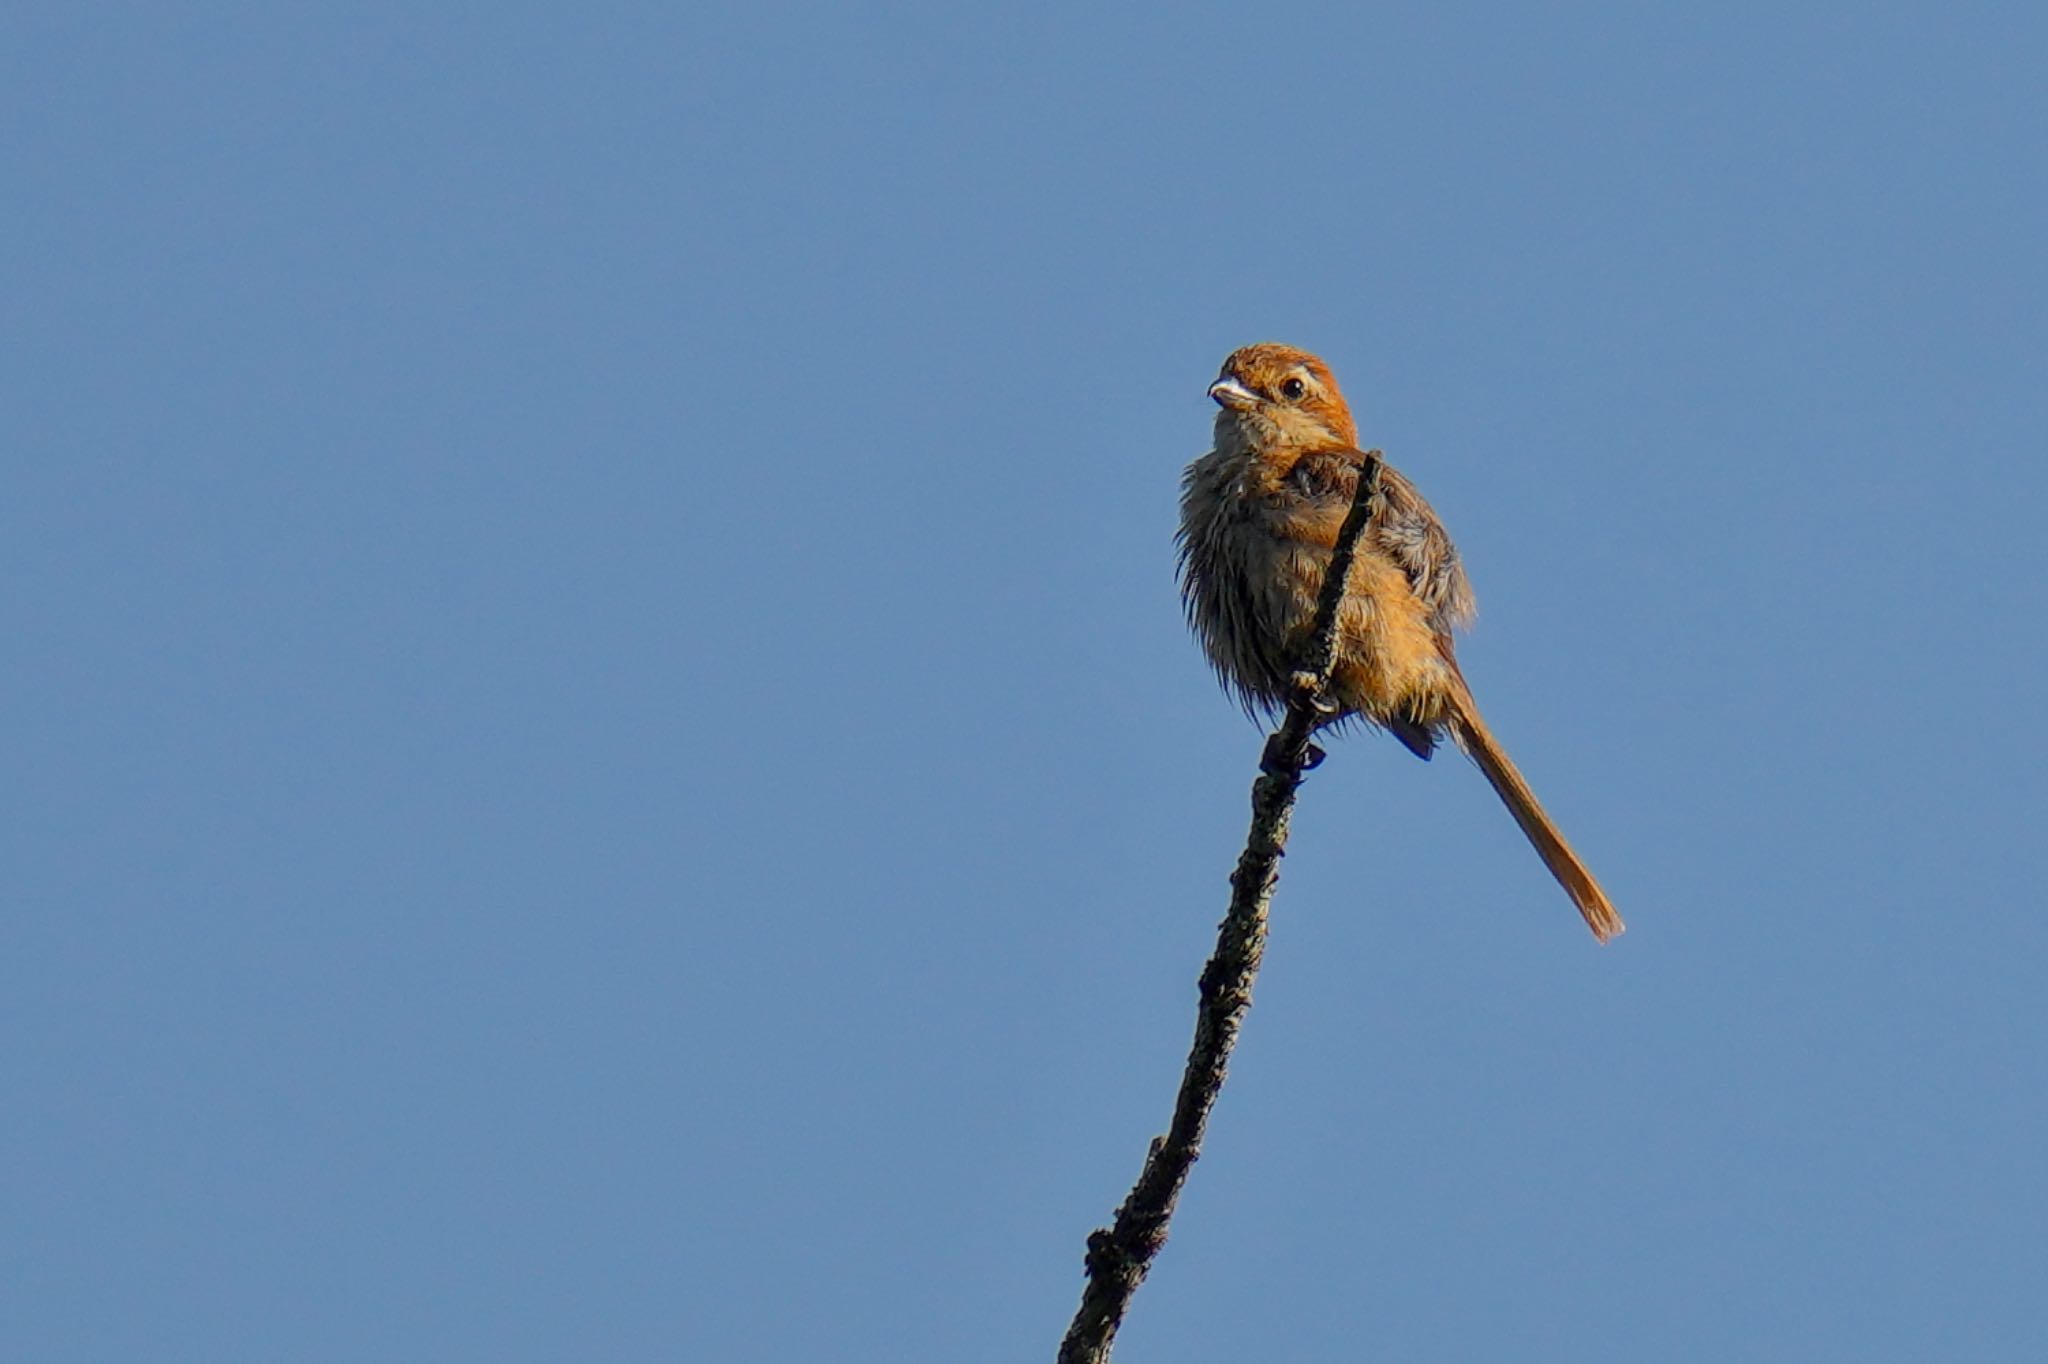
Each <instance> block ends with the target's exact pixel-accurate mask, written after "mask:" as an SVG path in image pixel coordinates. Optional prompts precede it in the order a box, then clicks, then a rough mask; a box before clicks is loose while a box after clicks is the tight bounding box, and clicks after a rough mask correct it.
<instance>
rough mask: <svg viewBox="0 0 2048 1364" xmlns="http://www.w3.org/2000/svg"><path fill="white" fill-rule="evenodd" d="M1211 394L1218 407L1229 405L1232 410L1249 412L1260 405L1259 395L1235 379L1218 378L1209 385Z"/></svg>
mask: <svg viewBox="0 0 2048 1364" xmlns="http://www.w3.org/2000/svg"><path fill="white" fill-rule="evenodd" d="M1209 396H1210V397H1212V398H1214V399H1215V400H1216V405H1217V406H1218V407H1227V408H1229V409H1230V410H1231V411H1232V412H1249V411H1251V410H1252V409H1253V408H1254V407H1257V406H1258V405H1259V395H1258V394H1256V393H1254V392H1252V391H1251V390H1250V389H1248V388H1246V387H1245V386H1244V385H1243V384H1241V383H1239V382H1238V381H1237V380H1235V379H1218V380H1217V381H1216V382H1215V383H1213V384H1211V385H1209Z"/></svg>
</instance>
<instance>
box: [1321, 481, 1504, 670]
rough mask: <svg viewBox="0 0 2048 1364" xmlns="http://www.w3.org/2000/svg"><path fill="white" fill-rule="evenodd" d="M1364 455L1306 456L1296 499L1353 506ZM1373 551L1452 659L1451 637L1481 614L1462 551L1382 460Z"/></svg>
mask: <svg viewBox="0 0 2048 1364" xmlns="http://www.w3.org/2000/svg"><path fill="white" fill-rule="evenodd" d="M1365 458H1366V457H1365V455H1364V454H1362V453H1360V452H1359V451H1357V450H1350V449H1344V450H1317V451H1311V452H1309V453H1307V454H1304V455H1302V456H1301V457H1300V458H1299V459H1297V460H1296V461H1295V462H1294V466H1293V468H1292V469H1290V470H1289V471H1288V474H1287V480H1286V481H1287V483H1288V484H1289V485H1290V487H1291V489H1292V491H1294V492H1295V493H1296V494H1297V495H1299V496H1301V497H1304V498H1306V499H1309V500H1311V501H1315V502H1320V503H1323V504H1325V505H1332V504H1335V505H1342V506H1347V507H1348V506H1349V505H1350V504H1351V499H1352V498H1353V497H1354V496H1356V495H1357V491H1358V474H1359V470H1360V468H1361V467H1362V466H1363V464H1364V463H1365ZM1366 538H1367V542H1368V543H1369V544H1370V545H1371V546H1372V548H1373V549H1375V550H1377V551H1378V552H1379V553H1381V554H1384V555H1386V556H1387V558H1389V559H1391V560H1393V561H1394V563H1396V564H1398V565H1399V566H1400V568H1401V571H1402V572H1403V573H1404V574H1406V575H1407V578H1408V585H1409V587H1410V588H1412V589H1413V590H1414V592H1415V595H1416V596H1417V597H1418V598H1420V599H1421V601H1422V604H1423V606H1424V607H1425V608H1426V609H1427V610H1428V611H1429V623H1430V624H1431V626H1433V627H1434V628H1435V630H1436V632H1437V635H1438V638H1439V639H1440V640H1441V642H1442V644H1443V649H1444V654H1445V656H1446V657H1450V656H1451V632H1452V631H1453V630H1460V629H1463V628H1464V627H1465V626H1466V625H1468V624H1470V623H1471V620H1472V617H1473V616H1474V615H1476V614H1477V612H1478V604H1477V603H1476V602H1475V601H1474V600H1473V597H1472V584H1471V583H1470V582H1469V581H1467V580H1466V577H1465V566H1464V565H1463V564H1462V563H1460V562H1459V560H1458V547H1457V546H1456V545H1454V544H1452V543H1451V537H1450V533H1449V532H1448V531H1446V530H1445V529H1444V525H1443V522H1441V521H1439V520H1437V516H1436V512H1435V510H1434V509H1433V508H1431V507H1430V505H1429V503H1428V502H1427V501H1426V500H1424V498H1423V496H1422V494H1421V493H1419V492H1417V491H1416V490H1415V485H1414V484H1413V483H1410V482H1409V481H1408V479H1407V476H1406V475H1404V474H1403V473H1401V471H1400V470H1398V469H1396V468H1395V467H1394V466H1393V465H1391V464H1388V463H1387V462H1386V461H1385V460H1384V459H1382V460H1381V461H1380V505H1379V511H1378V512H1377V513H1376V514H1375V515H1374V517H1373V521H1372V526H1371V528H1370V529H1369V530H1368V531H1367V533H1366Z"/></svg>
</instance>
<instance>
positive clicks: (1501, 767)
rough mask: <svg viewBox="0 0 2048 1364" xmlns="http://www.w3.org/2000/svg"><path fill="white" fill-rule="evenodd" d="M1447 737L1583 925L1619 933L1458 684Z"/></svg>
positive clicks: (1596, 932)
mask: <svg viewBox="0 0 2048 1364" xmlns="http://www.w3.org/2000/svg"><path fill="white" fill-rule="evenodd" d="M1449 719H1450V722H1451V733H1452V737H1453V738H1455V739H1456V740H1457V742H1458V746H1459V747H1460V748H1462V749H1464V750H1465V751H1466V752H1467V753H1469V754H1471V755H1472V760H1473V761H1474V762H1476V763H1478V764H1479V770H1480V771H1481V772H1484V773H1485V774H1486V780H1487V782H1488V783H1489V784H1491V785H1492V787H1493V790H1494V794H1496V795H1498V796H1499V797H1500V803H1501V804H1503V805H1505V806H1507V807H1508V813H1509V814H1511V815H1513V816H1514V817H1515V823H1517V824H1519V825H1521V826H1522V832H1523V834H1525V835H1526V836H1527V837H1528V839H1529V843H1530V846H1532V847H1534V848H1535V849H1536V855H1537V856H1538V857H1540V858H1542V859H1543V865H1544V866H1546V867H1548V868H1550V874H1551V875H1552V876H1555V877H1556V878H1557V883H1558V884H1559V885H1560V886H1563V887H1564V893H1565V894H1567V895H1569V896H1571V897H1572V903H1573V904H1575V905H1577V906H1578V907H1579V913H1580V914H1582V915H1584V916H1585V919H1586V927H1588V928H1590V929H1592V930H1593V936H1594V937H1596V938H1598V939H1599V940H1600V941H1601V942H1606V941H1607V940H1608V939H1609V938H1612V937H1614V936H1615V935H1616V934H1618V933H1620V932H1621V931H1622V930H1623V928H1624V927H1625V925H1624V924H1623V923H1622V922H1621V916H1620V915H1619V914H1617V913H1615V912H1614V906H1613V904H1612V903H1610V902H1609V901H1608V899H1607V892H1606V891H1604V890H1602V889H1600V883H1599V882H1598V881H1595V880H1594V879H1593V873H1592V872H1590V871H1587V870H1586V864H1585V863H1584V862H1581V861H1580V860H1579V855H1578V854H1577V853H1575V852H1573V851H1572V845H1571V844H1569V843H1567V842H1565V841H1564V835H1563V834H1561V833H1559V832H1558V829H1557V825H1555V824H1553V823H1551V820H1550V816H1549V815H1548V814H1546V813H1544V810H1543V804H1542V802H1541V801H1538V800H1537V799H1536V793H1535V792H1534V791H1531V790H1530V789H1529V783H1528V782H1527V781H1525V780H1523V778H1522V774H1521V772H1520V771H1519V770H1518V769H1517V768H1516V767H1515V764H1514V762H1513V760H1511V759H1510V758H1509V757H1508V755H1507V750H1506V749H1504V748H1502V747H1501V746H1500V741H1499V740H1498V739H1496V738H1494V737H1493V731H1492V730H1490V729H1488V728H1487V727H1486V722H1485V721H1484V720H1482V719H1480V718H1479V707H1478V706H1477V705H1475V704H1474V703H1473V700H1472V694H1471V693H1470V692H1468V691H1466V690H1465V689H1464V688H1463V687H1462V686H1460V687H1456V688H1453V689H1452V695H1451V713H1450V716H1449Z"/></svg>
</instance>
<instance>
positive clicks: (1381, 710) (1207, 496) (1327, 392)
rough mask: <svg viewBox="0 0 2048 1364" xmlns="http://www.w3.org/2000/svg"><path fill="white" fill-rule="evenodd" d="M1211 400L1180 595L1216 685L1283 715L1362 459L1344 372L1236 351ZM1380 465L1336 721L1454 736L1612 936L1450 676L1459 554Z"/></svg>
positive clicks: (1335, 682)
mask: <svg viewBox="0 0 2048 1364" xmlns="http://www.w3.org/2000/svg"><path fill="white" fill-rule="evenodd" d="M1209 396H1210V397H1211V398H1213V399H1215V400H1216V404H1217V407H1218V408H1219V411H1218V412H1217V414H1216V435H1215V448H1214V449H1212V450H1210V451H1209V453H1207V454H1206V455H1203V456H1202V457H1201V458H1200V459H1198V460H1196V461H1195V462H1194V463H1193V464H1190V465H1189V466H1188V469H1187V474H1186V476H1185V478H1184V479H1183V480H1182V485H1181V488H1182V490H1181V502H1180V534H1179V542H1180V583H1181V598H1182V600H1183V602H1184V603H1185V605H1186V607H1187V615H1188V623H1189V624H1190V625H1192V626H1193V627H1194V631H1195V633H1196V635H1198V636H1199V637H1200V638H1201V641H1202V647H1203V648H1204V649H1205V650H1206V651H1207V652H1208V655H1209V661H1210V662H1211V663H1212V664H1214V665H1215V668H1216V671H1217V673H1218V674H1219V675H1220V676H1221V677H1222V678H1223V681H1224V682H1225V684H1226V685H1228V686H1229V687H1231V688H1232V689H1233V690H1234V691H1235V692H1236V693H1237V694H1238V696H1239V698H1240V699H1241V700H1242V701H1243V702H1244V704H1245V706H1246V707H1247V708H1248V709H1254V710H1267V711H1272V710H1277V709H1278V708H1279V707H1281V706H1282V705H1284V704H1285V703H1286V700H1287V695H1288V691H1289V689H1290V679H1291V678H1292V676H1293V674H1294V671H1295V669H1296V667H1297V666H1298V660H1299V659H1300V658H1301V656H1302V652H1303V649H1304V647H1305V645H1306V643H1307V638H1308V634H1309V630H1310V628H1311V626H1312V624H1313V617H1314V615H1315V609H1316V597H1317V594H1318V593H1319V592H1320V591H1321V589H1322V583H1323V574H1324V572H1325V570H1326V569H1327V568H1328V566H1329V562H1330V550H1331V547H1332V545H1334V544H1335V542H1336V539H1337V532H1338V529H1339V527H1341V526H1342V525H1343V523H1344V518H1345V514H1346V513H1347V512H1348V511H1349V510H1350V507H1351V501H1352V498H1353V496H1354V494H1355V493H1356V492H1357V489H1358V479H1359V476H1360V474H1361V472H1362V470H1363V467H1364V465H1365V462H1366V456H1365V455H1364V454H1363V453H1362V452H1361V451H1360V450H1359V448H1358V428H1357V426H1356V425H1355V424H1354V423H1353V422H1352V420H1351V412H1350V409H1349V408H1347V407H1346V406H1345V404H1344V395H1343V394H1342V393H1341V392H1339V391H1338V389H1337V380H1336V378H1335V377H1334V376H1332V375H1331V373H1330V368H1329V366H1328V365H1325V364H1324V363H1323V362H1322V361H1321V360H1319V359H1317V358H1316V357H1315V356H1313V355H1310V354H1309V353H1308V352H1307V351H1303V350H1296V349H1295V348H1294V347H1292V346H1281V345H1272V344H1265V345H1256V346H1246V347H1244V348H1243V349H1242V350H1238V351H1235V352H1233V353H1232V354H1231V356H1230V358H1229V359H1227V360H1225V361H1224V362H1223V371H1222V373H1221V374H1220V375H1218V377H1217V379H1216V382H1215V383H1213V384H1211V385H1210V386H1209ZM1380 469H1381V472H1380V491H1379V499H1378V502H1379V504H1378V506H1377V507H1376V508H1375V509H1374V511H1373V516H1372V520H1371V521H1370V523H1368V525H1367V528H1366V531H1365V534H1364V536H1363V537H1362V538H1361V539H1360V541H1359V544H1358V555H1357V559H1356V561H1355V562H1354V563H1353V565H1352V570H1351V575H1350V581H1349V582H1348V583H1347V584H1346V587H1345V594H1344V601H1343V606H1342V608H1341V610H1340V612H1339V616H1338V634H1337V655H1336V666H1335V668H1334V670H1333V672H1332V675H1331V691H1332V692H1333V693H1334V696H1335V699H1336V701H1337V703H1338V705H1339V707H1340V710H1339V711H1338V713H1337V714H1336V715H1334V716H1332V717H1331V721H1330V723H1335V722H1341V721H1342V720H1344V719H1348V718H1351V717H1354V716H1355V717H1357V718H1358V719H1360V720H1363V721H1365V722H1366V723H1368V724H1371V725H1374V726H1377V727H1379V728H1382V729H1385V730H1387V731H1388V732H1389V733H1391V734H1393V736H1394V737H1395V738H1397V739H1399V740H1400V741H1401V742H1402V743H1404V744H1406V745H1407V746H1408V748H1409V749H1410V750H1411V751H1412V752H1414V753H1415V755H1416V756H1417V757H1421V758H1427V757H1429V755H1430V753H1431V752H1432V751H1433V750H1434V749H1435V747H1436V745H1437V742H1438V740H1439V739H1441V738H1443V737H1445V736H1448V737H1449V738H1450V739H1451V741H1452V742H1453V743H1455V744H1457V745H1458V746H1459V747H1460V748H1462V749H1464V750H1465V752H1466V753H1468V754H1470V755H1471V756H1472V758H1473V760H1474V761H1475V762H1476V763H1477V764H1478V766H1479V770H1480V771H1481V772H1484V773H1485V774H1486V780H1487V781H1488V782H1489V783H1491V784H1492V786H1493V789H1494V791H1495V792H1496V793H1497V794H1498V795H1499V796H1500V798H1501V802H1502V803H1503V804H1505V805H1506V806H1507V807H1508V813H1510V814H1512V815H1513V816H1514V817H1515V823H1517V824H1519V825H1520V826H1521V828H1522V832H1523V833H1524V834H1526V835H1527V836H1528V839H1529V842H1530V843H1531V844H1532V845H1534V847H1535V849H1536V853H1537V856H1539V857H1541V858H1542V859H1543V864H1544V865H1545V866H1547V867H1548V868H1550V873H1551V875H1553V876H1555V877H1556V878H1557V881H1558V884H1559V885H1561V886H1563V887H1564V891H1565V894H1567V895H1569V896H1570V897H1571V900H1572V903H1573V904H1575V905H1577V906H1578V907H1579V913H1580V914H1582V915H1584V916H1585V919H1586V926H1587V927H1588V928H1591V929H1592V930H1593V936H1594V937H1596V938H1598V939H1599V940H1600V941H1602V942H1606V941H1607V940H1608V939H1609V938H1611V937H1613V936H1614V935H1615V934H1617V933H1620V932H1621V931H1622V922H1621V916H1620V915H1618V914H1616V913H1615V912H1614V906H1613V905H1612V904H1610V903H1609V902H1608V899H1607V895H1606V893H1605V892H1604V891H1602V890H1601V889H1600V884H1599V882H1597V881H1595V880H1594V879H1593V874H1592V873H1591V872H1590V871H1588V870H1586V865H1585V863H1583V862H1581V861H1580V860H1579V858H1578V854H1576V853H1574V852H1573V851H1572V849H1571V845H1570V844H1569V843H1566V842H1565V840H1564V835H1563V834H1562V833H1560V832H1558V828H1557V825H1556V824H1554V823H1552V822H1551V819H1550V816H1549V815H1548V814H1546V813H1545V812H1544V809H1543V806H1542V805H1541V804H1540V803H1538V801H1537V799H1536V793H1535V792H1533V791H1531V790H1530V789H1529V783H1528V782H1527V781H1525V780H1523V778H1522V774H1521V773H1520V772H1519V771H1518V770H1516V768H1515V765H1514V763H1513V762H1511V761H1510V760H1509V759H1508V755H1507V752H1506V750H1505V749H1503V748H1502V747H1501V746H1500V742H1499V741H1498V740H1496V739H1495V738H1494V737H1493V733H1492V731H1490V730H1489V729H1487V727H1486V722H1485V721H1484V720H1482V719H1480V717H1479V707H1478V705H1477V704H1475V703H1474V701H1473V700H1472V693H1471V690H1470V689H1469V688H1467V687H1466V685H1465V677H1464V674H1463V673H1461V672H1460V671H1459V670H1458V660H1457V655H1456V653H1455V651H1454V649H1453V646H1452V641H1451V632H1452V631H1453V630H1454V629H1461V628H1463V627H1464V626H1466V625H1467V624H1469V623H1470V622H1471V619H1472V616H1473V614H1474V611H1475V609H1476V607H1475V603H1474V602H1473V599H1472V587H1471V584H1470V583H1468V582H1467V581H1466V579H1465V569H1464V567H1463V565H1461V564H1460V563H1459V562H1458V550H1457V547H1456V546H1455V545H1453V544H1452V543H1451V537H1450V536H1449V534H1447V533H1446V532H1445V530H1444V527H1443V523H1442V522H1440V521H1438V520H1437V517H1436V513H1435V512H1434V511H1432V510H1431V509H1430V506H1429V503H1427V502H1425V501H1423V499H1422V494H1421V493H1419V492H1417V491H1416V490H1415V485H1414V484H1412V483H1410V482H1409V481H1408V480H1407V479H1406V478H1404V477H1402V476H1401V475H1400V474H1399V473H1398V472H1396V471H1395V470H1394V469H1393V468H1392V467H1391V466H1389V465H1387V464H1385V463H1384V462H1382V463H1381V466H1380Z"/></svg>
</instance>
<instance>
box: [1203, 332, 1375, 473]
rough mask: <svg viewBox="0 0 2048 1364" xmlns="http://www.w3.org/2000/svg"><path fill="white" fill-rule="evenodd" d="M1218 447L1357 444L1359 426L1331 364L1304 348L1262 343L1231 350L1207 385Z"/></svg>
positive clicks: (1257, 448) (1255, 448) (1262, 447)
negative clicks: (1215, 410)
mask: <svg viewBox="0 0 2048 1364" xmlns="http://www.w3.org/2000/svg"><path fill="white" fill-rule="evenodd" d="M1209 396H1210V397H1211V398H1214V399H1215V400H1216V405H1217V406H1218V407H1220V408H1222V409H1223V410H1222V411H1221V412H1219V413H1217V414H1216V440H1217V445H1218V448H1219V449H1220V448H1222V447H1223V446H1224V445H1225V444H1226V443H1242V444H1243V445H1245V446H1247V447H1249V448H1251V449H1253V450H1264V449H1271V448H1275V447H1289V446H1292V447H1307V448H1315V447H1318V446H1323V447H1327V446H1330V445H1333V444H1334V445H1344V446H1352V447H1355V446H1356V445H1357V444H1358V427H1357V425H1356V424H1355V423H1353V422H1352V420H1351V409H1350V408H1348V407H1346V406H1345V405H1344V395H1343V394H1342V393H1341V392H1339V391H1338V388H1337V379H1336V376H1335V375H1333V374H1331V373H1330V367H1329V366H1328V365H1326V364H1324V363H1323V362H1322V361H1321V360H1319V359H1317V358H1316V357H1315V356H1313V355H1310V354H1309V353H1308V352H1307V351H1305V350H1297V349H1296V348H1294V347H1293V346H1283V345H1279V344H1277V343H1275V342H1270V341H1265V342H1260V343H1259V344H1258V345H1256V346H1245V347H1242V348H1241V349H1238V350H1234V351H1232V352H1231V353H1230V358H1229V359H1227V360H1225V361H1224V362H1223V372H1222V373H1220V374H1218V375H1217V376H1216V382H1215V383H1213V384H1211V385H1209Z"/></svg>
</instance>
